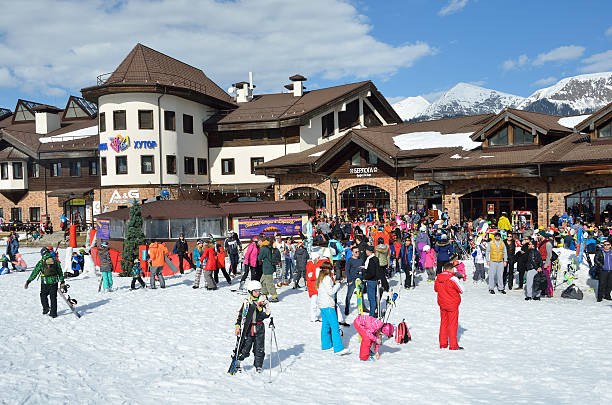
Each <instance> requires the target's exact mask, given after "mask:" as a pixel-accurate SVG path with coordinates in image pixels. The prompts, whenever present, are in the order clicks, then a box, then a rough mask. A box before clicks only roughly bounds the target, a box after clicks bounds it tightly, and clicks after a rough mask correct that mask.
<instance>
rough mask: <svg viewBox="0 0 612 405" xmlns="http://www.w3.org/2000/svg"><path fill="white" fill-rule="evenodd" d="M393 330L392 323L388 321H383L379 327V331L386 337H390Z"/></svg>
mask: <svg viewBox="0 0 612 405" xmlns="http://www.w3.org/2000/svg"><path fill="white" fill-rule="evenodd" d="M394 330H395V328H394V327H393V325H392V324H390V323H385V324H384V325H383V326H382V328H381V329H380V331H381V332H382V333H384V334H385V335H387V337H392V336H393V331H394Z"/></svg>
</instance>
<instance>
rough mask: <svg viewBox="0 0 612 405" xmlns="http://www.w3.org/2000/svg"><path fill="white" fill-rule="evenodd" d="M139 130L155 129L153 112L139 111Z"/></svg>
mask: <svg viewBox="0 0 612 405" xmlns="http://www.w3.org/2000/svg"><path fill="white" fill-rule="evenodd" d="M138 129H153V110H138Z"/></svg>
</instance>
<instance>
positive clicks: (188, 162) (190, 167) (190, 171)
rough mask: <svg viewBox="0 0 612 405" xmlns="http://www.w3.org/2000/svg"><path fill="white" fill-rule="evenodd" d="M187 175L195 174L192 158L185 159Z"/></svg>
mask: <svg viewBox="0 0 612 405" xmlns="http://www.w3.org/2000/svg"><path fill="white" fill-rule="evenodd" d="M185 174H195V168H194V166H193V158H192V157H185Z"/></svg>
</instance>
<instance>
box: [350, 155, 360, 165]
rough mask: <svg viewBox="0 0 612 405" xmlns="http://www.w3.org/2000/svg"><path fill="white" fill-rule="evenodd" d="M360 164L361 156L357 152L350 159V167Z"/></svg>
mask: <svg viewBox="0 0 612 405" xmlns="http://www.w3.org/2000/svg"><path fill="white" fill-rule="evenodd" d="M360 164H361V155H360V154H359V152H356V153H355V154H354V155H353V156H352V157H351V166H359V165H360Z"/></svg>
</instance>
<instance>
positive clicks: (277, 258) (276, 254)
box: [271, 248, 281, 265]
mask: <svg viewBox="0 0 612 405" xmlns="http://www.w3.org/2000/svg"><path fill="white" fill-rule="evenodd" d="M271 250H272V264H275V265H276V264H278V263H280V262H281V254H280V250H278V249H276V248H272V249H271Z"/></svg>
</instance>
